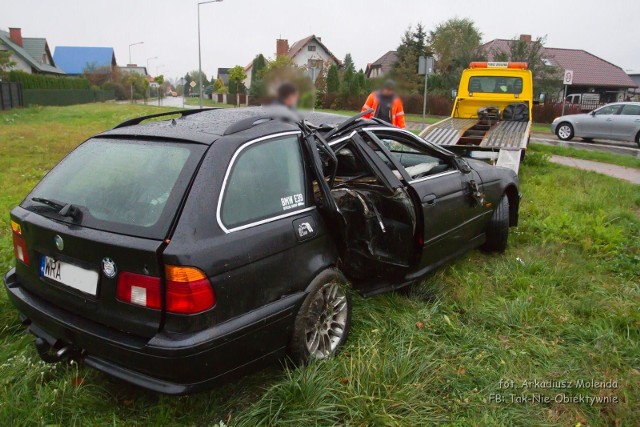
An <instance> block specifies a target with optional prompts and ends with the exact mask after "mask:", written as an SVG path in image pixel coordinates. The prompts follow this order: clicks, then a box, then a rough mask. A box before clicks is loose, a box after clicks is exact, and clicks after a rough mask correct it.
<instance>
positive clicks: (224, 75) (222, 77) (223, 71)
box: [216, 68, 230, 86]
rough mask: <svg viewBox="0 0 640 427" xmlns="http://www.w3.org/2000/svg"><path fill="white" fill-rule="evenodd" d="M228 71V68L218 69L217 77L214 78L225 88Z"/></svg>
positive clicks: (227, 81)
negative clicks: (220, 81)
mask: <svg viewBox="0 0 640 427" xmlns="http://www.w3.org/2000/svg"><path fill="white" fill-rule="evenodd" d="M229 70H230V68H218V77H216V78H217V79H220V80H222V83H224V85H225V86H229Z"/></svg>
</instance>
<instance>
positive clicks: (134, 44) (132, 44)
mask: <svg viewBox="0 0 640 427" xmlns="http://www.w3.org/2000/svg"><path fill="white" fill-rule="evenodd" d="M139 44H144V42H137V43H131V44H130V45H129V65H131V46H137V45H139ZM129 75H131V72H129ZM131 103H132V104H133V81H132V82H131Z"/></svg>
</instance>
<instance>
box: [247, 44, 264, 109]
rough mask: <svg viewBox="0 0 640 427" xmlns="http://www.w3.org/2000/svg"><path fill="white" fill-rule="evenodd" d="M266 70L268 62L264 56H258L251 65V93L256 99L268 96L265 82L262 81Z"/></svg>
mask: <svg viewBox="0 0 640 427" xmlns="http://www.w3.org/2000/svg"><path fill="white" fill-rule="evenodd" d="M266 69H267V60H266V59H265V57H264V55H262V54H259V55H257V56H256V57H255V58H254V59H253V63H252V64H251V90H250V92H249V94H250V95H251V96H252V97H254V98H261V97H264V96H265V95H266V94H267V90H266V88H265V85H264V81H263V80H262V79H263V77H264V72H265V70H266Z"/></svg>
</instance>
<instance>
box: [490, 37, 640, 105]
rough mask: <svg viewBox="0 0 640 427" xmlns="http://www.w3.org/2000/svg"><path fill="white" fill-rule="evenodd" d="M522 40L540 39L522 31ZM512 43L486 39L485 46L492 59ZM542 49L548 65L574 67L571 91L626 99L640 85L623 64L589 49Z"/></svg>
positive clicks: (602, 98) (606, 98)
mask: <svg viewBox="0 0 640 427" xmlns="http://www.w3.org/2000/svg"><path fill="white" fill-rule="evenodd" d="M520 40H521V41H525V42H527V43H536V42H535V41H532V40H531V36H530V35H526V34H524V35H521V36H520ZM511 43H513V41H512V40H505V39H495V40H492V41H490V42H488V43H485V44H484V45H483V46H482V49H483V50H484V51H485V52H486V53H487V56H488V59H489V61H492V60H494V58H495V56H496V55H498V54H499V53H500V52H504V53H508V52H509V51H510V47H511ZM541 53H542V56H543V62H544V63H545V65H547V66H555V67H558V68H559V69H561V70H572V71H573V84H572V85H571V86H569V87H568V88H567V94H568V95H571V94H574V93H598V94H599V95H600V102H602V103H604V102H615V101H622V100H624V99H625V97H626V93H627V91H628V90H629V89H630V88H636V87H638V84H637V83H636V82H634V81H633V79H632V78H631V77H629V76H628V75H627V73H625V72H624V70H623V69H622V68H620V67H618V66H617V65H614V64H612V63H611V62H608V61H606V60H604V59H602V58H600V57H598V56H596V55H593V54H592V53H589V52H587V51H585V50H582V49H565V48H554V47H546V46H543V47H542V49H541ZM560 78H561V77H560Z"/></svg>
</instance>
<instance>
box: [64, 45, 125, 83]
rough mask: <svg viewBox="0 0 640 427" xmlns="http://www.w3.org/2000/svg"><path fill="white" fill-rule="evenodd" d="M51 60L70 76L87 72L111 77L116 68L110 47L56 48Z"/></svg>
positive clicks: (113, 54) (114, 57)
mask: <svg viewBox="0 0 640 427" xmlns="http://www.w3.org/2000/svg"><path fill="white" fill-rule="evenodd" d="M53 58H54V59H55V61H56V64H58V66H59V67H60V68H62V69H63V70H64V71H65V72H66V73H67V74H68V75H71V76H81V75H82V74H84V73H85V71H88V70H91V71H92V72H93V73H97V74H100V73H103V74H111V75H113V73H114V72H115V70H116V69H117V67H118V64H117V62H116V55H115V53H114V51H113V48H112V47H90V46H57V47H56V51H55V53H54V54H53Z"/></svg>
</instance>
